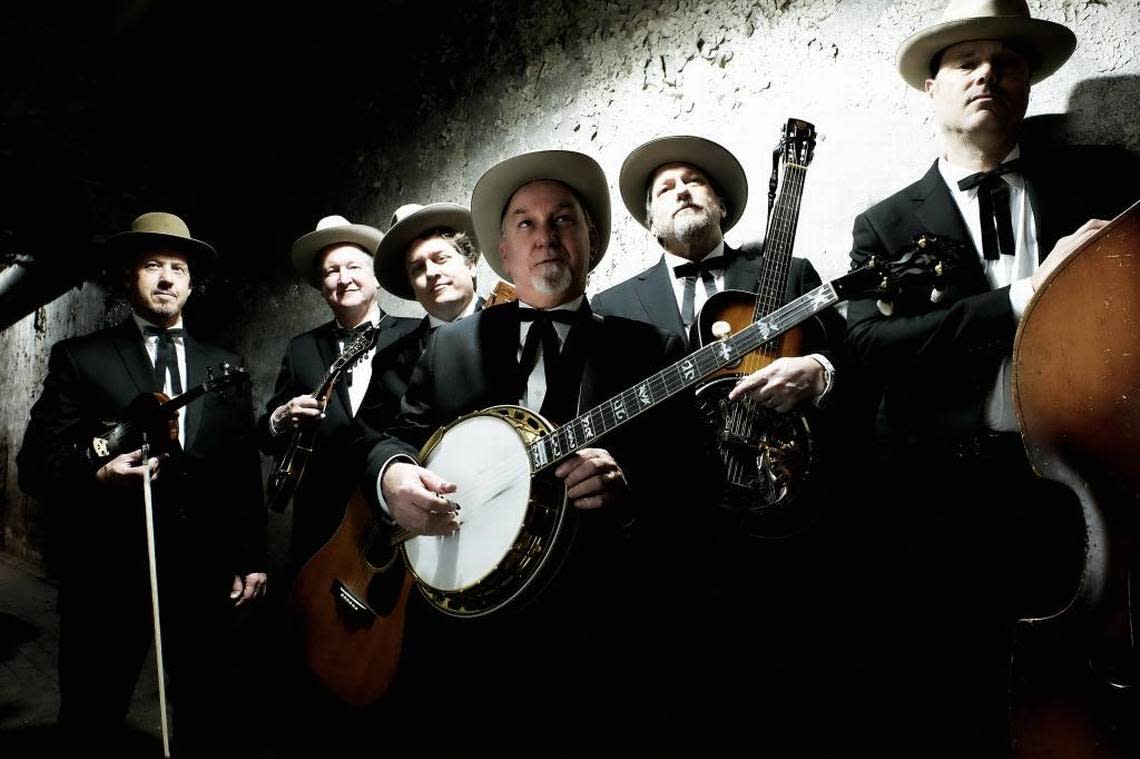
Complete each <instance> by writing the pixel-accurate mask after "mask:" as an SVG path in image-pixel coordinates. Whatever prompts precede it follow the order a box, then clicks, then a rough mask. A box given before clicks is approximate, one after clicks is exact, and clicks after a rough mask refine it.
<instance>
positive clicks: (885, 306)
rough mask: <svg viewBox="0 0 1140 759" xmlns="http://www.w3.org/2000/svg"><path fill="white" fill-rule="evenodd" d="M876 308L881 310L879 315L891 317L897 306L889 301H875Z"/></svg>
mask: <svg viewBox="0 0 1140 759" xmlns="http://www.w3.org/2000/svg"><path fill="white" fill-rule="evenodd" d="M875 307H876V308H878V309H879V313H880V314H882V315H883V316H890V315H891V314H893V313H894V312H895V304H894V302H892V301H889V300H877V301H875Z"/></svg>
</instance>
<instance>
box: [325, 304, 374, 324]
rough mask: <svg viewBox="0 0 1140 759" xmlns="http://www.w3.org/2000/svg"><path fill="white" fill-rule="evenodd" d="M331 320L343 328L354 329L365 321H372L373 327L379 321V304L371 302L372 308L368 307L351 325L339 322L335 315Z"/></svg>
mask: <svg viewBox="0 0 1140 759" xmlns="http://www.w3.org/2000/svg"><path fill="white" fill-rule="evenodd" d="M333 321H334V322H335V323H336V326H338V327H341V328H343V329H356V328H357V327H359V326H360V325H361V324H366V323H367V322H372V326H373V327H375V326H376V325H377V324H379V323H380V306H379V305H378V304H376V303H373V304H372V308H370V309H368V313H367V314H365V315H364V318H363V319H361V320H360V321H358V322H357V323H356V324H353V325H351V326H347V327H346V326H345V325H343V324H341V323H340V320H339V319H336V318H335V317H334V318H333Z"/></svg>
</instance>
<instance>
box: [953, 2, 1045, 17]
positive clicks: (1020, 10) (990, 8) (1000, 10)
mask: <svg viewBox="0 0 1140 759" xmlns="http://www.w3.org/2000/svg"><path fill="white" fill-rule="evenodd" d="M1005 16H1010V17H1018V18H1029V6H1028V5H1027V4H1026V2H1025V0H950V3H949V4H948V5H947V6H946V10H945V11H943V12H942V20H943V21H960V20H962V19H967V18H991V17H992V18H998V17H1005Z"/></svg>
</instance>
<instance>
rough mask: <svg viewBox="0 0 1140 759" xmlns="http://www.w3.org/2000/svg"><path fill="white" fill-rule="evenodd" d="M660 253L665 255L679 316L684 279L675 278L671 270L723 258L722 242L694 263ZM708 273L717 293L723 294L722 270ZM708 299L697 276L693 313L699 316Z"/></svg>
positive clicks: (668, 253) (665, 252)
mask: <svg viewBox="0 0 1140 759" xmlns="http://www.w3.org/2000/svg"><path fill="white" fill-rule="evenodd" d="M662 252H663V253H664V254H665V265H666V266H667V267H669V278H670V280H672V282H673V297H674V298H676V299H677V313H679V314H680V313H683V311H682V310H681V309H682V307H683V306H684V302H685V277H678V276H676V275H675V274H673V270H674V269H675V268H676V267H678V266H681V265H683V264H687V263H700V262H701V261H704V260H705V259H706V258H715V257H716V256H723V255H724V242H723V241H722V242H720V243H718V244H717V246H716V247H715V248H713V249H712V250H710V251H709V252H708V253H706V254H705V255H703V256H701V257H700V258H699V259H697V260H696V261H695V262H693V261H690V260H689V259H687V258H681V257H680V256H675V255H673V254H672V253H670V252H669V251H667V250H663V251H662ZM709 273H710V274H712V275H713V281H715V282H716V291H717V292H718V293H720V292H724V269H720V270H718V271H710V272H709ZM708 299H709V296H708V293H707V292H705V283H704V280H703V279H701V277H700V275H698V276H697V289H696V298H694V299H693V313H694V314H699V313H700V312H701V307H702V306H704V305H705V301H707V300H708Z"/></svg>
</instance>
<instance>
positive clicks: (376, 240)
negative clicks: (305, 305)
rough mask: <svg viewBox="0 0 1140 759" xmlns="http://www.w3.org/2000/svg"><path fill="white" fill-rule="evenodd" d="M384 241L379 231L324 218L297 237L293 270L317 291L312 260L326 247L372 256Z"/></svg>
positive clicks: (339, 217)
mask: <svg viewBox="0 0 1140 759" xmlns="http://www.w3.org/2000/svg"><path fill="white" fill-rule="evenodd" d="M383 237H384V235H383V234H381V232H380V230H379V229H376V228H375V227H370V226H368V225H367V224H351V223H349V221H348V219H346V218H344V217H343V216H326V217H325V218H323V219H321V220H320V221H318V222H317V228H316V229H315V230H314V231H312V232H309V233H308V234H307V235H303V236H301V237H298V238H297V240H296V242H294V243H293V250H292V257H293V267H294V268H295V269H296V270H297V273H298V274H300V275H301V278H302V279H303V280H305V281H306V282H308V283H309V284H310V285H312V286H313V287H315V288H317V289H320V286H321V283H320V278H319V277H318V276H317V272H316V269H314V268H313V258H314V257H315V256H316V255H317V254H318V253H320V252H321V251H322V250H324V249H325V248H327V247H329V246H330V245H338V244H346V243H347V244H351V245H356V246H357V247H359V248H361V249H362V250H363V251H364V252H365V253H367V254H368V255H370V256H372V255H375V254H376V246H378V245H379V244H380V240H381V239H382V238H383Z"/></svg>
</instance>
